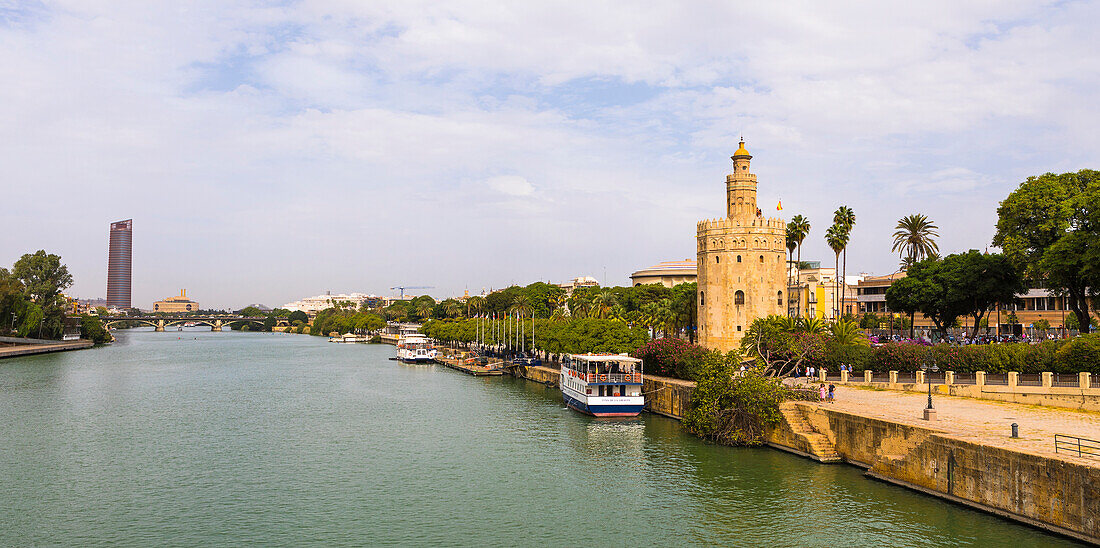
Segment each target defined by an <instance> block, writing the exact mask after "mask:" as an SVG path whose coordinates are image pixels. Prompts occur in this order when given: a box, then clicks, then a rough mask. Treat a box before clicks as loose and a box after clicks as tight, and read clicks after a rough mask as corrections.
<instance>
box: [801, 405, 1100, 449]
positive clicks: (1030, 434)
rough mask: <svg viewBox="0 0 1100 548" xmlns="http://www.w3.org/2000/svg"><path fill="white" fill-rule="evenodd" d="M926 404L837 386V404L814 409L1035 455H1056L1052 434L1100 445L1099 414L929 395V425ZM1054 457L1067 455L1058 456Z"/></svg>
mask: <svg viewBox="0 0 1100 548" xmlns="http://www.w3.org/2000/svg"><path fill="white" fill-rule="evenodd" d="M927 403H928V396H927V395H926V394H925V395H921V394H914V393H911V392H910V393H906V392H898V391H893V390H872V389H867V388H860V387H851V386H837V389H836V402H834V403H820V404H817V405H821V406H827V407H829V408H832V409H837V410H839V411H844V412H847V413H852V414H854V415H862V416H866V417H876V418H882V419H888V420H891V421H894V422H901V423H905V424H911V425H914V426H922V427H926V428H934V429H936V430H941V431H943V432H946V433H949V434H951V435H954V436H958V437H960V438H966V439H969V440H973V441H977V442H981V443H983V444H986V445H992V446H997V447H1005V448H1011V449H1016V450H1023V451H1026V452H1028V453H1035V454H1050V455H1053V454H1055V453H1054V435H1055V434H1068V435H1071V436H1079V437H1083V438H1089V439H1093V440H1098V441H1100V413H1094V412H1087V411H1073V410H1069V409H1058V408H1053V407H1040V406H1035V405H1023V404H1018V403H1007V402H997V401H989V400H976V399H971V398H960V397H954V396H942V395H933V396H932V405H933V406H934V407H935V408H936V413H937V415H938V418H939V420H937V421H935V422H928V421H925V420H924V419H923V410H924V408H925V406H926V405H927ZM1012 423H1017V424H1019V425H1020V437H1019V438H1017V439H1013V438H1012V437H1011V431H1012V428H1011V425H1012ZM1059 456H1062V457H1066V456H1067V455H1066V453H1065V452H1062V453H1060V454H1059ZM1070 460H1073V461H1075V462H1081V463H1084V464H1089V465H1092V466H1098V467H1100V458H1083V459H1078V458H1077V457H1076V456H1074V457H1070Z"/></svg>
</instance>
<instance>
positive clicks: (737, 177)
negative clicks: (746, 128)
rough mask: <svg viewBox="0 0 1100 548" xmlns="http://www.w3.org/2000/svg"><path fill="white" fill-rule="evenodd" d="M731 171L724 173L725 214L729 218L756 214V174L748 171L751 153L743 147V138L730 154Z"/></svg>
mask: <svg viewBox="0 0 1100 548" xmlns="http://www.w3.org/2000/svg"><path fill="white" fill-rule="evenodd" d="M730 159H731V160H733V173H730V174H729V175H726V216H727V217H729V218H730V219H751V218H755V217H756V216H757V211H758V209H757V207H756V175H754V174H752V173H749V160H752V154H749V151H748V150H746V149H745V139H744V138H742V139H741V143H740V144H739V146H738V147H737V152H734V153H733V156H730Z"/></svg>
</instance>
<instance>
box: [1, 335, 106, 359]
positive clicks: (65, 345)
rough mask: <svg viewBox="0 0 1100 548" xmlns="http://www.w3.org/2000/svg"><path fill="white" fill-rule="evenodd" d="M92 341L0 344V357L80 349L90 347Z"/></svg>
mask: <svg viewBox="0 0 1100 548" xmlns="http://www.w3.org/2000/svg"><path fill="white" fill-rule="evenodd" d="M91 347H92V341H86V340H83V339H82V340H79V341H71V342H57V343H52V344H17V345H12V346H7V345H5V346H0V358H14V357H16V356H29V355H31V354H43V353H46V352H63V351H65V350H80V349H82V348H91Z"/></svg>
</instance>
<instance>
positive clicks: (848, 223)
mask: <svg viewBox="0 0 1100 548" xmlns="http://www.w3.org/2000/svg"><path fill="white" fill-rule="evenodd" d="M833 223H835V224H838V225H840V226H841V227H843V229H844V247H843V249H842V252H843V254H844V268H843V274H841V276H840V281H841V285H840V303H841V304H840V306H841V308H842V310H843V306H844V299H845V297H846V296H847V290H848V284H847V282H846V280H847V279H848V242H849V241H850V240H851V237H852V229H853V228H855V226H856V213H855V212H854V211H852V208H850V207H848V206H840V207H838V208H837V210H836V212H835V213H833ZM843 315H844V314H843V313H842V314H841V316H843Z"/></svg>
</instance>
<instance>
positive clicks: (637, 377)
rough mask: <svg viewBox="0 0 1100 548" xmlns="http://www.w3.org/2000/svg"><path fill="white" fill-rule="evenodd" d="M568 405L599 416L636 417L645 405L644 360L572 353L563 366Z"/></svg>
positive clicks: (563, 380)
mask: <svg viewBox="0 0 1100 548" xmlns="http://www.w3.org/2000/svg"><path fill="white" fill-rule="evenodd" d="M559 384H560V386H561V394H562V397H563V398H564V399H565V404H566V405H568V406H569V407H572V408H573V409H576V410H577V411H580V412H581V413H587V414H589V415H593V416H596V417H635V416H637V415H638V414H639V413H641V412H642V408H643V407H645V396H644V395H643V394H642V360H639V359H638V358H631V357H630V356H627V355H626V354H570V355H569V358H568V359H566V360H565V361H564V362H562V366H561V382H560V383H559Z"/></svg>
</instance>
